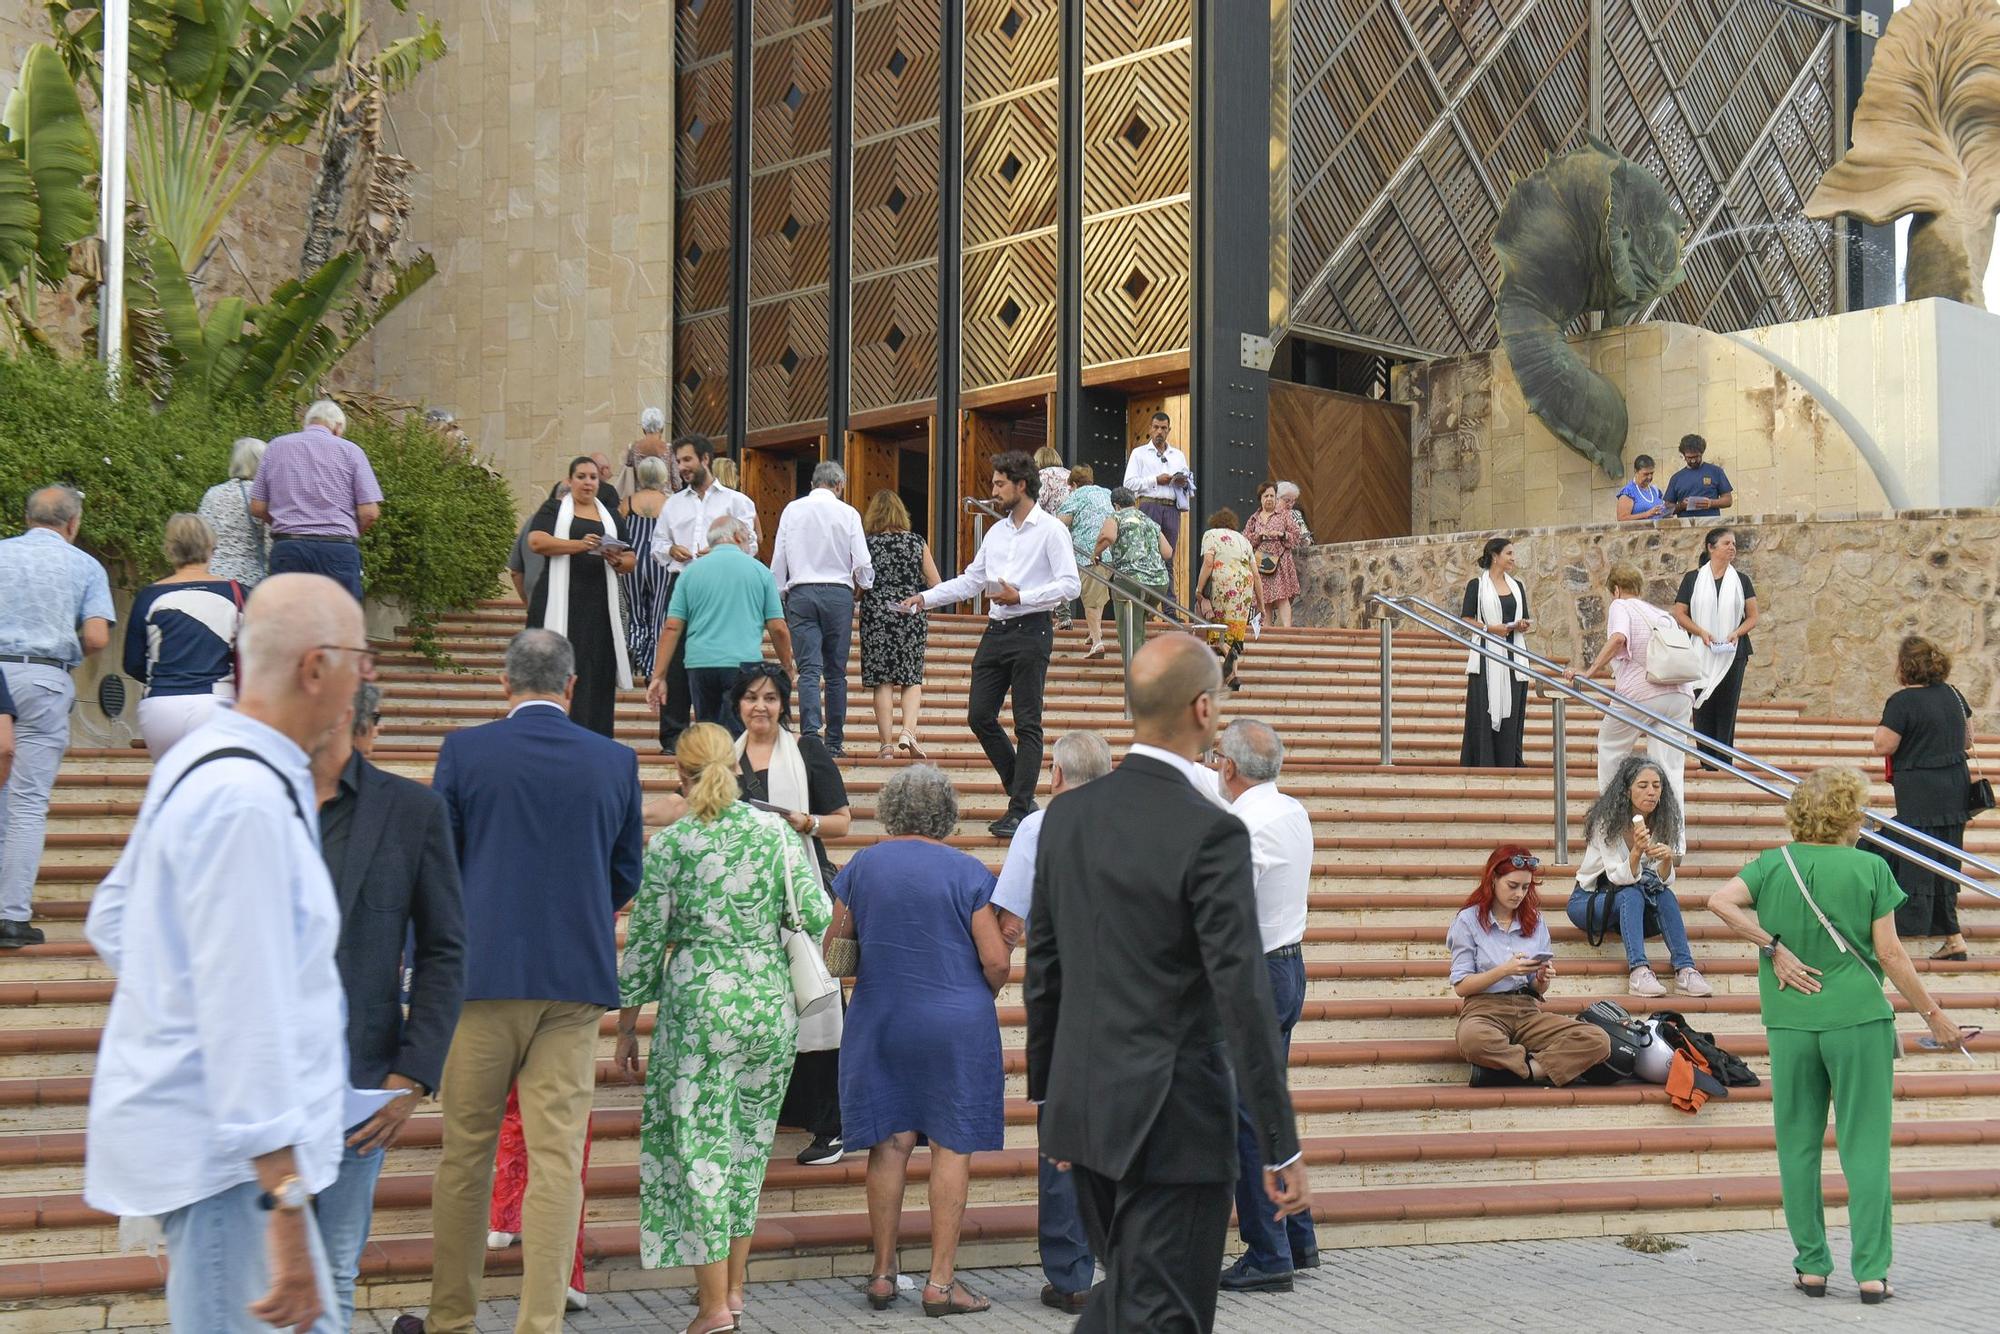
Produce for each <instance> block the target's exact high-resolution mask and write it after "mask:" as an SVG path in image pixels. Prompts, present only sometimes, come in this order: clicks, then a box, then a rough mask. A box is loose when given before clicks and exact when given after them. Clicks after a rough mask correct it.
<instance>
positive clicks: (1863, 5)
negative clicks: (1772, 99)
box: [1835, 0, 1896, 310]
mask: <svg viewBox="0 0 2000 1334" xmlns="http://www.w3.org/2000/svg"><path fill="white" fill-rule="evenodd" d="M1845 7H1846V10H1847V12H1848V14H1850V15H1852V16H1853V17H1854V20H1855V22H1854V23H1853V24H1852V25H1851V26H1849V28H1848V29H1847V31H1846V33H1845V34H1843V37H1844V41H1843V45H1842V49H1841V51H1840V53H1839V56H1838V57H1837V58H1838V59H1839V60H1840V61H1841V71H1840V73H1841V81H1842V82H1843V83H1844V84H1845V88H1844V89H1843V91H1844V93H1845V97H1844V99H1843V100H1844V101H1845V102H1846V105H1845V106H1844V107H1842V108H1841V109H1840V110H1841V113H1842V114H1841V120H1840V128H1839V134H1840V136H1841V138H1840V144H1839V150H1840V152H1842V153H1845V152H1846V151H1847V147H1848V142H1847V140H1848V135H1849V134H1850V129H1849V127H1850V126H1851V125H1852V124H1853V121H1854V108H1855V107H1856V106H1857V105H1859V103H1860V101H1861V86H1862V84H1864V83H1866V82H1867V80H1868V70H1869V68H1870V67H1871V66H1872V65H1873V64H1874V63H1875V43H1876V41H1877V39H1876V38H1873V37H1869V36H1867V35H1865V34H1863V33H1862V32H1861V30H1860V25H1859V20H1860V16H1861V15H1863V14H1873V15H1874V16H1875V21H1876V23H1877V24H1878V25H1880V26H1878V27H1877V28H1876V31H1877V32H1883V31H1886V30H1887V28H1888V25H1889V15H1890V12H1891V10H1892V9H1893V7H1894V0H1845ZM1835 225H1836V226H1837V227H1838V228H1839V229H1840V231H1839V235H1840V237H1841V239H1842V241H1843V245H1842V247H1841V248H1842V249H1843V250H1844V251H1845V252H1846V253H1845V255H1844V256H1843V257H1842V258H1843V259H1844V261H1845V269H1846V272H1845V274H1844V276H1845V278H1846V280H1847V300H1846V302H1845V303H1844V308H1845V309H1847V310H1866V309H1869V308H1870V307H1873V306H1886V305H1889V304H1891V303H1893V302H1894V301H1895V299H1896V228H1895V225H1894V224H1893V223H1892V224H1890V225H1888V226H1884V227H1876V226H1871V225H1870V224H1868V223H1865V222H1863V221H1861V220H1860V219H1859V218H1851V217H1850V218H1842V219H1841V220H1840V221H1839V222H1838V223H1836V224H1835Z"/></svg>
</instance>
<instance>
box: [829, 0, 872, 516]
mask: <svg viewBox="0 0 2000 1334" xmlns="http://www.w3.org/2000/svg"><path fill="white" fill-rule="evenodd" d="M832 148H833V151H832V153H831V154H830V157H831V161H830V162H829V164H828V165H829V166H830V168H831V174H832V178H833V195H832V200H831V207H830V208H829V209H828V211H827V227H828V235H827V245H828V249H829V253H828V255H827V260H828V263H827V274H828V278H827V284H828V285H827V305H826V383H827V396H826V456H827V457H828V458H830V459H844V458H846V457H847V417H848V401H849V400H848V395H849V392H850V390H851V386H850V384H849V367H850V366H851V365H852V363H853V354H852V351H851V342H850V340H851V338H852V336H853V333H854V293H853V282H854V239H853V238H854V0H833V145H832ZM849 499H851V500H857V501H858V502H859V503H861V504H863V505H866V504H867V503H868V499H867V497H865V496H850V497H849Z"/></svg>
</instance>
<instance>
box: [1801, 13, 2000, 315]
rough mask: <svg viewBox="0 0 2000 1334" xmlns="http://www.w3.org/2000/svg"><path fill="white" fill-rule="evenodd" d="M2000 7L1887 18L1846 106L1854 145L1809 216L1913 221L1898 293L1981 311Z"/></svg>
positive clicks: (1998, 142) (1995, 182) (1998, 89)
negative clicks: (1856, 95)
mask: <svg viewBox="0 0 2000 1334" xmlns="http://www.w3.org/2000/svg"><path fill="white" fill-rule="evenodd" d="M1996 71H2000V5H1996V4H1994V3H1993V0H1912V3H1911V4H1910V6H1909V8H1907V9H1904V10H1901V11H1899V12H1898V13H1897V14H1896V15H1895V16H1894V17H1893V18H1891V19H1890V20H1889V27H1888V30H1887V31H1886V32H1885V33H1884V34H1883V36H1882V41H1881V43H1880V44H1879V45H1878V46H1877V47H1876V48H1875V60H1874V63H1873V65H1871V66H1870V68H1869V71H1868V82H1867V83H1866V84H1865V85H1864V86H1863V87H1862V89H1861V101H1860V103H1859V104H1858V105H1857V106H1856V107H1855V109H1854V147H1852V148H1850V149H1848V150H1847V156H1845V157H1843V158H1842V159H1841V160H1840V161H1838V162H1836V163H1834V164H1833V168H1832V170H1830V171H1828V172H1827V173H1826V175H1825V176H1823V177H1821V178H1820V183H1819V189H1817V190H1815V191H1813V196H1812V198H1811V199H1809V200H1807V201H1806V214H1807V216H1809V217H1814V218H1834V217H1838V216H1839V215H1841V214H1843V213H1849V214H1852V215H1854V216H1855V217H1857V218H1860V219H1861V220H1862V221H1863V222H1870V223H1875V224H1877V225H1880V224H1883V223H1889V222H1894V221H1895V220H1896V219H1897V218H1898V217H1900V216H1902V215H1903V214H1905V213H1909V214H1914V215H1915V216H1913V217H1912V218H1911V219H1910V250H1909V260H1908V263H1907V265H1906V266H1905V268H1904V271H1903V292H1904V295H1905V296H1906V297H1907V298H1908V299H1909V300H1911V301H1921V300H1923V299H1924V298H1925V297H1930V296H1941V297H1946V298H1949V299H1950V300H1953V301H1962V302H1964V303H1965V304H1966V305H1968V306H1980V307H1984V305H1985V304H1986V303H1985V301H1984V300H1983V299H1982V291H1981V289H1982V288H1983V286H1984V284H1985V281H1986V261H1987V259H1988V257H1989V256H1990V255H1991V254H1992V253H1993V215H1994V213H1995V212H1996V211H2000V72H1996Z"/></svg>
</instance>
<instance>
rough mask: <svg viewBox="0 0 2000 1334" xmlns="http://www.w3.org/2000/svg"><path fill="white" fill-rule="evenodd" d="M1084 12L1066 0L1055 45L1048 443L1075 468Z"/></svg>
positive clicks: (1079, 413) (1079, 404) (1079, 421)
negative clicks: (1052, 371) (1052, 363)
mask: <svg viewBox="0 0 2000 1334" xmlns="http://www.w3.org/2000/svg"><path fill="white" fill-rule="evenodd" d="M1083 12H1084V0H1062V13H1061V19H1062V35H1061V37H1060V38H1059V39H1058V41H1057V44H1056V51H1057V55H1056V68H1057V83H1056V119H1057V121H1058V122H1059V125H1058V127H1057V131H1056V400H1055V415H1056V419H1055V420H1054V421H1052V422H1050V423H1049V440H1050V443H1051V444H1053V445H1054V446H1055V447H1056V449H1057V450H1058V451H1059V452H1060V453H1061V454H1062V456H1063V461H1064V462H1066V463H1075V462H1076V461H1077V450H1078V449H1079V448H1080V447H1081V446H1082V443H1083Z"/></svg>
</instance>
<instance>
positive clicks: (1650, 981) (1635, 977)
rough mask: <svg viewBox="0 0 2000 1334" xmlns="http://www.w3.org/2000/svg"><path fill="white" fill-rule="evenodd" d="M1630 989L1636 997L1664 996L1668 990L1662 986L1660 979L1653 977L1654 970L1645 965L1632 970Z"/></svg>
mask: <svg viewBox="0 0 2000 1334" xmlns="http://www.w3.org/2000/svg"><path fill="white" fill-rule="evenodd" d="M1628 989H1629V990H1630V991H1631V993H1632V994H1633V995H1634V996H1664V995H1666V994H1667V989H1666V988H1665V987H1663V986H1661V985H1660V979H1659V978H1657V977H1654V976H1653V970H1652V969H1650V968H1648V967H1646V966H1644V965H1643V964H1642V965H1640V966H1639V967H1637V968H1634V969H1633V970H1632V976H1631V978H1630V979H1629V986H1628Z"/></svg>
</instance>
